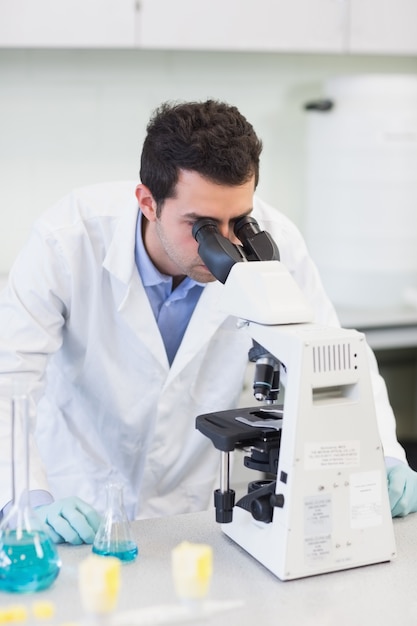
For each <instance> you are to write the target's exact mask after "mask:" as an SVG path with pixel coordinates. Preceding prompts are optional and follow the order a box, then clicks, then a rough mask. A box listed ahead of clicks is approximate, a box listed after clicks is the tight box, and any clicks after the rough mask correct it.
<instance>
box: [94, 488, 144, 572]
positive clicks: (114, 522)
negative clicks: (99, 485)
mask: <svg viewBox="0 0 417 626" xmlns="http://www.w3.org/2000/svg"><path fill="white" fill-rule="evenodd" d="M106 498H107V506H106V512H105V514H104V516H103V519H102V521H101V524H100V526H99V529H98V531H97V533H96V536H95V539H94V543H93V552H94V553H95V554H100V555H101V556H115V557H117V558H118V559H120V560H121V561H124V562H128V561H133V560H134V559H135V558H136V557H137V555H138V546H137V545H136V543H135V541H134V540H133V538H132V533H131V529H130V523H129V520H128V517H127V513H126V510H125V507H124V502H123V486H122V485H120V484H119V483H116V482H110V483H107V485H106Z"/></svg>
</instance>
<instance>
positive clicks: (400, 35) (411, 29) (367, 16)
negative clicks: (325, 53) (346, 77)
mask: <svg viewBox="0 0 417 626" xmlns="http://www.w3.org/2000/svg"><path fill="white" fill-rule="evenodd" d="M349 2H350V36H349V40H350V41H349V49H350V51H352V52H358V53H360V52H364V53H375V54H378V53H382V54H416V53H417V1H416V0H349Z"/></svg>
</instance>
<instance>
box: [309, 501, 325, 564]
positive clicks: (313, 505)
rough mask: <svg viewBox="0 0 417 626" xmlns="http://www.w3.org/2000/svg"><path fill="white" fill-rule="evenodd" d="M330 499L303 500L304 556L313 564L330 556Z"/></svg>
mask: <svg viewBox="0 0 417 626" xmlns="http://www.w3.org/2000/svg"><path fill="white" fill-rule="evenodd" d="M331 532H332V499H331V496H330V495H324V494H323V495H318V496H308V497H306V498H304V556H305V559H306V561H307V562H309V563H313V562H317V561H323V560H324V559H327V558H328V557H329V556H330V554H331V537H332V535H331Z"/></svg>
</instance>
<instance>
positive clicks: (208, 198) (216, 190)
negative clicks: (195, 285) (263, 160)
mask: <svg viewBox="0 0 417 626" xmlns="http://www.w3.org/2000/svg"><path fill="white" fill-rule="evenodd" d="M253 193H254V178H252V179H251V180H250V181H248V182H247V183H244V184H243V185H240V186H233V187H232V186H225V185H217V184H215V183H213V182H210V181H208V180H207V179H205V178H203V177H202V176H200V174H197V173H196V172H192V171H185V170H183V171H181V173H180V176H179V179H178V183H177V186H176V197H175V198H168V199H167V200H165V202H164V204H163V207H162V211H161V214H160V216H159V217H156V210H154V211H152V213H151V214H149V212H148V213H147V212H146V211H144V214H145V216H146V217H147V218H148V220H149V221H148V222H145V232H144V241H145V247H146V249H147V251H148V254H149V256H150V257H151V259H152V261H153V263H154V264H155V266H156V267H157V268H158V269H159V270H160V271H161V272H162V273H164V274H168V275H170V276H174V277H178V278H180V277H183V276H190V277H191V278H193V279H194V280H196V281H198V282H201V283H207V282H211V281H214V280H215V278H214V276H213V275H212V274H211V272H210V271H209V270H208V268H207V267H206V266H205V265H204V263H203V261H202V260H201V258H200V257H199V255H198V243H197V241H196V240H195V239H194V237H193V235H192V227H193V225H194V223H195V222H196V221H197V220H198V219H200V218H202V217H206V218H210V219H212V220H214V221H215V222H216V223H217V226H218V229H219V231H220V233H221V234H222V235H223V236H224V237H227V238H228V239H230V240H231V241H232V242H234V243H237V239H236V238H235V236H234V234H233V227H234V223H235V221H236V220H237V219H239V218H240V217H243V216H244V215H248V214H249V213H251V211H252V205H253Z"/></svg>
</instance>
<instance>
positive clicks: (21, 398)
mask: <svg viewBox="0 0 417 626" xmlns="http://www.w3.org/2000/svg"><path fill="white" fill-rule="evenodd" d="M0 385H1V386H0V402H1V404H2V409H3V410H5V411H6V410H7V411H9V412H10V422H11V431H10V440H11V458H10V466H11V483H12V500H11V506H10V508H9V510H8V511H7V509H6V513H5V516H4V517H3V520H2V521H1V523H0V591H7V592H17V593H25V592H33V591H41V590H43V589H47V588H48V587H49V586H50V585H51V584H52V583H53V582H54V580H55V579H56V577H57V576H58V574H59V571H60V567H61V561H60V558H59V555H58V552H57V549H56V546H55V544H54V542H53V540H52V538H51V537H50V535H49V534H48V530H47V528H46V526H45V525H44V524H43V522H42V521H41V520H39V519H38V517H37V516H36V513H35V512H34V511H33V509H32V507H31V504H30V499H29V416H28V407H29V400H28V394H27V392H26V389H25V388H24V387H23V388H21V387H19V386H18V385H17V384H16V383H15V382H7V381H5V380H2V381H1V382H0Z"/></svg>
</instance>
